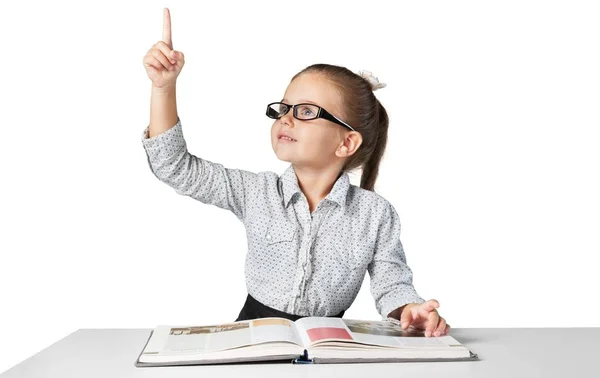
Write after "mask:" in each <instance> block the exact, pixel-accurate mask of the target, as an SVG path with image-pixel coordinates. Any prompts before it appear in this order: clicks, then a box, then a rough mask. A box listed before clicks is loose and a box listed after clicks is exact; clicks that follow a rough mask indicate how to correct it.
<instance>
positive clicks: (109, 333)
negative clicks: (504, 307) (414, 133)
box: [0, 327, 600, 378]
mask: <svg viewBox="0 0 600 378" xmlns="http://www.w3.org/2000/svg"><path fill="white" fill-rule="evenodd" d="M150 331H151V330H150V329H80V330H78V331H75V332H73V333H72V334H70V335H68V336H67V337H65V338H64V339H62V340H60V341H58V342H56V343H54V344H53V345H51V346H50V347H48V348H46V349H44V350H42V351H41V352H39V353H37V354H35V355H34V356H32V357H30V358H28V359H27V360H25V361H23V362H21V363H20V364H18V365H16V366H14V367H13V368H11V369H9V370H7V371H6V372H5V373H3V374H2V375H0V377H1V378H17V377H18V378H28V377H57V378H68V377H76V378H82V377H85V378H95V377H98V378H100V377H110V378H117V377H194V378H198V377H221V376H226V377H243V378H246V377H281V376H284V377H285V378H292V377H310V378H316V377H332V376H336V377H337V376H339V377H345V378H350V377H361V378H365V377H382V378H394V377H398V378H411V377H418V378H425V377H460V378H465V377H502V378H506V377H511V378H512V377H528V378H533V377H567V376H571V374H574V373H576V374H577V376H582V377H600V341H599V340H600V328H596V327H594V328H456V329H454V328H453V329H452V330H451V332H450V335H452V336H453V337H454V338H456V339H457V340H458V341H460V342H461V343H462V344H464V345H466V346H467V347H468V348H469V349H470V350H471V351H473V352H474V353H477V354H478V356H479V358H480V361H464V362H463V361H459V362H457V361H454V362H407V363H382V364H332V365H318V364H315V365H292V364H291V363H276V364H275V363H270V364H238V365H210V366H206V365H205V366H176V367H144V368H138V367H135V366H134V362H135V360H136V359H137V357H138V356H139V354H140V352H141V351H142V348H143V347H144V345H145V344H146V341H147V340H148V337H149V335H150ZM0 358H1V357H0Z"/></svg>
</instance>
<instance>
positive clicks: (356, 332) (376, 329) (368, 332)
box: [343, 319, 461, 348]
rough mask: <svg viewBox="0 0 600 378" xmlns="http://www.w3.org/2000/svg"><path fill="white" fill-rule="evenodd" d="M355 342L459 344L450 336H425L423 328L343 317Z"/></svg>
mask: <svg viewBox="0 0 600 378" xmlns="http://www.w3.org/2000/svg"><path fill="white" fill-rule="evenodd" d="M343 321H344V323H345V324H346V326H347V327H348V329H349V330H350V334H351V335H352V339H353V340H354V341H356V342H360V343H364V344H370V345H378V346H389V347H396V348H398V347H400V348H447V347H449V346H451V345H461V344H460V343H459V342H458V341H456V340H455V339H454V338H453V337H451V336H440V337H425V332H424V331H423V330H413V329H408V330H402V328H401V327H400V326H399V325H397V324H394V323H392V322H389V321H385V320H355V319H343Z"/></svg>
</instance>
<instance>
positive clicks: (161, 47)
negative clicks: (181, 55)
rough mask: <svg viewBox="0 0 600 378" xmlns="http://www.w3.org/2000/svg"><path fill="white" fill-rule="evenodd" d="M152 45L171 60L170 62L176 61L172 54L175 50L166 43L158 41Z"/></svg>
mask: <svg viewBox="0 0 600 378" xmlns="http://www.w3.org/2000/svg"><path fill="white" fill-rule="evenodd" d="M154 47H156V48H157V49H159V50H160V51H161V52H162V53H163V55H164V56H165V57H166V58H167V59H169V61H170V62H171V64H175V63H177V59H176V57H175V55H174V53H175V50H172V49H171V48H170V47H169V46H168V45H167V44H166V43H164V42H163V41H159V42H157V43H156V44H155V45H154Z"/></svg>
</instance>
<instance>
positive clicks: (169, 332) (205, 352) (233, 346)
mask: <svg viewBox="0 0 600 378" xmlns="http://www.w3.org/2000/svg"><path fill="white" fill-rule="evenodd" d="M474 359H477V355H476V354H474V353H472V352H471V351H469V349H468V348H466V347H465V346H464V345H462V344H460V343H459V342H458V341H457V340H456V339H454V338H453V337H452V336H449V335H447V336H440V337H425V334H424V332H423V331H422V330H414V329H412V328H411V329H409V330H405V331H403V330H402V328H401V327H400V326H399V325H398V324H395V323H393V322H390V321H383V320H380V321H377V320H353V319H342V318H330V317H304V318H300V319H298V320H296V321H295V322H294V321H291V320H288V319H285V318H261V319H254V320H245V321H238V322H233V323H224V324H217V325H209V326H194V327H189V326H185V327H182V326H177V327H176V326H166V325H160V326H157V327H156V328H155V329H154V330H153V331H152V332H151V334H150V337H149V339H148V342H147V343H146V346H145V347H144V349H143V350H142V352H141V354H140V356H139V357H138V359H137V361H136V362H135V366H137V367H144V366H175V365H201V364H223V363H235V362H256V361H265V362H266V361H277V360H283V361H287V362H293V363H348V362H402V361H459V360H474Z"/></svg>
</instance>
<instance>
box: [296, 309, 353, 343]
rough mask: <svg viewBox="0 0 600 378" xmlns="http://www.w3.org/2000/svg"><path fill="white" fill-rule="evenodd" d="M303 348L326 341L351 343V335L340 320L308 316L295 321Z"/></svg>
mask: <svg viewBox="0 0 600 378" xmlns="http://www.w3.org/2000/svg"><path fill="white" fill-rule="evenodd" d="M296 328H297V329H298V333H299V335H300V338H301V339H302V343H303V345H304V346H305V347H308V346H311V345H315V344H318V343H322V342H326V341H352V340H353V337H352V333H351V332H350V330H349V329H348V327H347V326H346V323H344V321H343V320H342V319H341V318H329V317H316V316H312V317H311V316H309V317H305V318H300V319H298V320H296Z"/></svg>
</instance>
